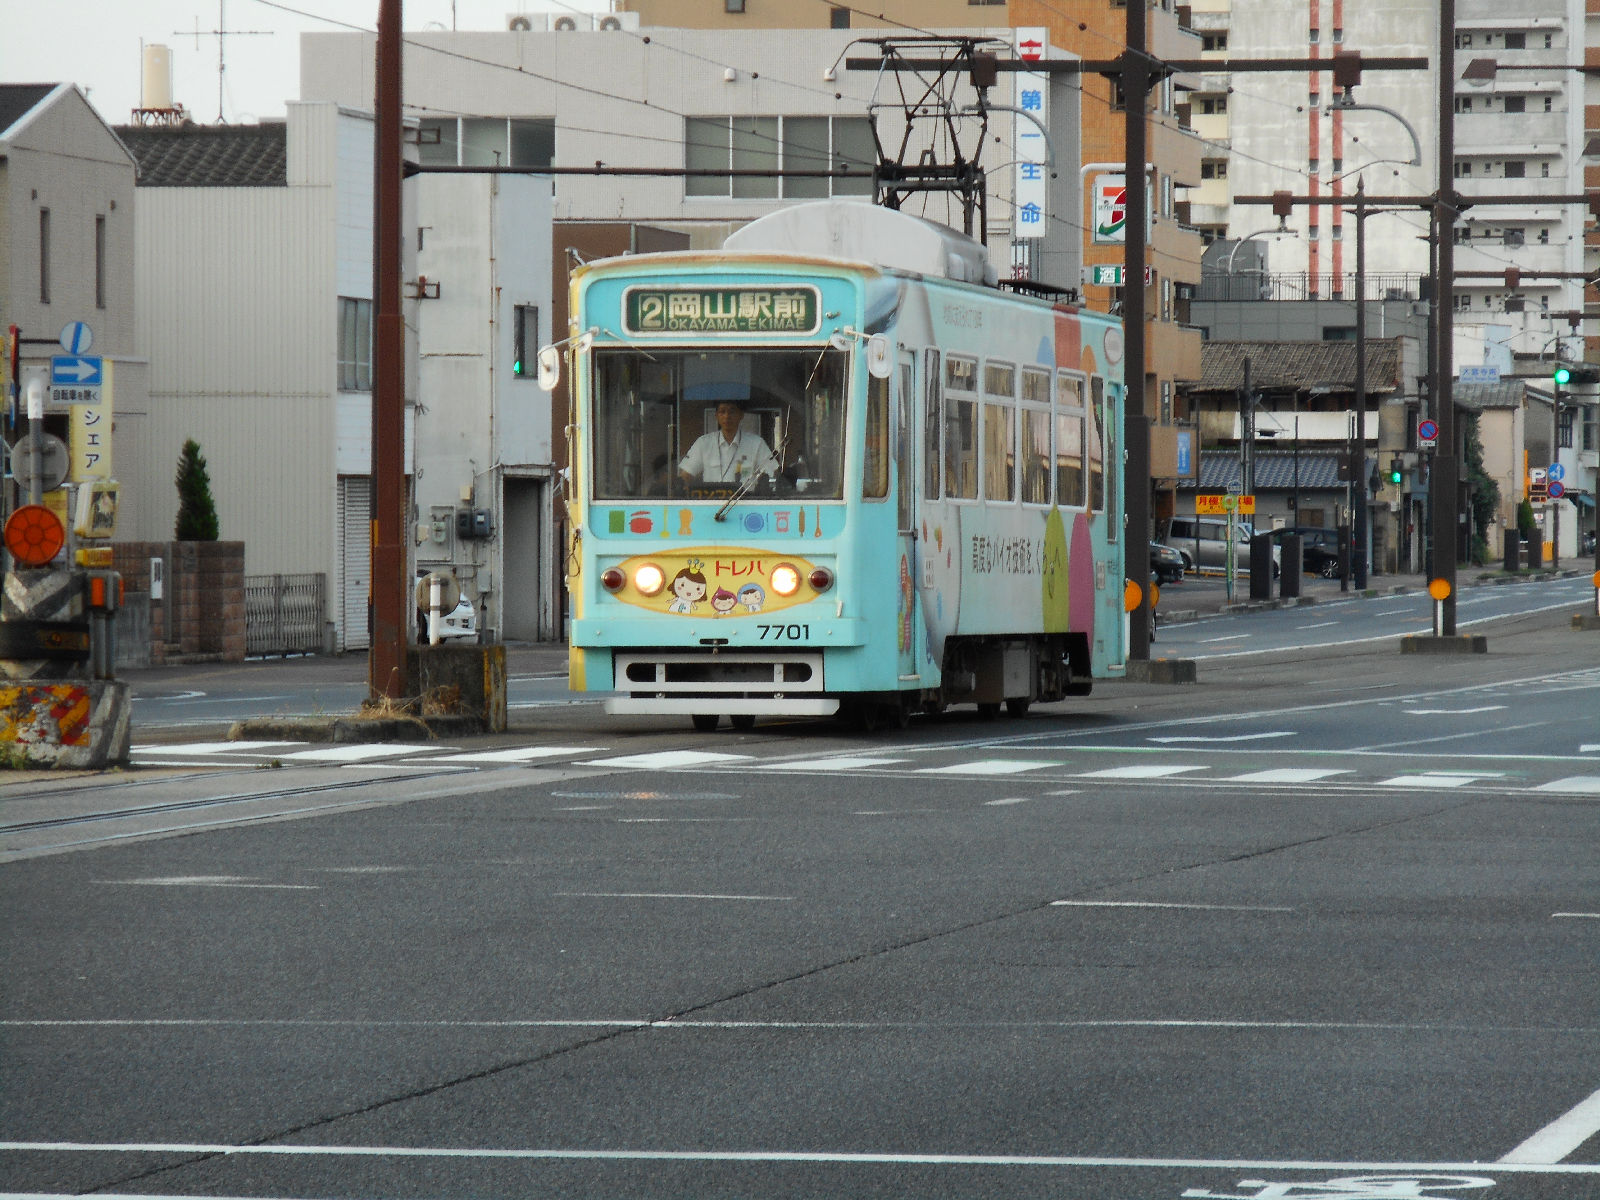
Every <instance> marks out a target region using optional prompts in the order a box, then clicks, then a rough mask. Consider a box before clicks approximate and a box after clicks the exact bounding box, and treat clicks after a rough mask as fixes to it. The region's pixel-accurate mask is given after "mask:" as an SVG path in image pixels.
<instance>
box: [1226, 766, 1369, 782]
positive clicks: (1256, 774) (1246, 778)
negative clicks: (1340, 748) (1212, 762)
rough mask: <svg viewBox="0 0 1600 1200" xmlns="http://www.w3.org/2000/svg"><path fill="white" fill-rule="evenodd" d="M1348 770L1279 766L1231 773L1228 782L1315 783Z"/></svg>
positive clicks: (1346, 773)
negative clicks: (1242, 772) (1238, 773)
mask: <svg viewBox="0 0 1600 1200" xmlns="http://www.w3.org/2000/svg"><path fill="white" fill-rule="evenodd" d="M1349 774H1351V772H1349V771H1346V770H1336V771H1333V770H1319V769H1318V768H1316V767H1278V768H1276V769H1274V770H1270V771H1251V772H1250V773H1249V774H1246V775H1230V776H1229V777H1228V778H1227V779H1226V780H1225V781H1224V782H1226V783H1314V782H1316V781H1317V780H1318V779H1327V778H1328V777H1329V776H1330V775H1349Z"/></svg>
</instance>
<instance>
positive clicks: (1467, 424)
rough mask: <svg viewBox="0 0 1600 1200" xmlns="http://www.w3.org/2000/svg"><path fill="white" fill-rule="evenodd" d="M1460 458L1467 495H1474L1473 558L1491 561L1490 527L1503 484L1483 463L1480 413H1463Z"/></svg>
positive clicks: (1478, 560) (1498, 503)
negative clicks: (1479, 423) (1479, 429)
mask: <svg viewBox="0 0 1600 1200" xmlns="http://www.w3.org/2000/svg"><path fill="white" fill-rule="evenodd" d="M1462 425H1463V427H1464V428H1463V429H1462V438H1461V458H1462V466H1463V467H1464V468H1465V472H1464V473H1465V475H1466V483H1467V487H1468V489H1469V491H1468V495H1470V496H1471V497H1472V530H1473V534H1472V561H1473V562H1476V563H1486V562H1488V561H1489V539H1488V536H1487V530H1488V528H1489V523H1490V522H1491V521H1493V520H1494V518H1495V514H1496V513H1498V512H1499V511H1500V485H1499V484H1498V483H1496V482H1495V479H1494V476H1492V475H1490V474H1489V472H1488V471H1486V470H1485V469H1484V466H1483V438H1482V437H1481V436H1480V435H1479V432H1478V414H1477V413H1470V414H1467V413H1463V414H1462Z"/></svg>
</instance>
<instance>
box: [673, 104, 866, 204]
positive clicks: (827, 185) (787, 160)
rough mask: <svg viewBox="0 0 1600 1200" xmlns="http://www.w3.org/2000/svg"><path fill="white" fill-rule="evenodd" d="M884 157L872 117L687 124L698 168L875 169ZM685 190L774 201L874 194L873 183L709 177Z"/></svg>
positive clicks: (689, 156)
mask: <svg viewBox="0 0 1600 1200" xmlns="http://www.w3.org/2000/svg"><path fill="white" fill-rule="evenodd" d="M877 160H878V152H877V148H876V145H875V143H874V142H873V139H872V123H871V119H870V118H867V117H688V118H686V119H685V122H684V165H685V166H686V167H689V168H691V169H695V170H704V171H718V170H728V169H730V168H732V169H733V170H763V171H773V172H777V171H781V170H784V169H789V170H807V171H831V170H833V169H835V168H837V167H839V166H847V167H850V168H851V169H853V170H870V169H871V167H872V166H873V165H874V164H875V163H876V162H877ZM684 191H685V194H686V195H689V196H703V197H732V198H734V199H768V200H775V199H777V198H778V197H779V196H782V197H784V198H785V199H816V198H823V197H827V196H867V195H871V194H872V179H871V177H870V176H857V177H854V178H840V177H837V176H832V177H823V176H816V177H807V178H791V179H780V177H779V176H777V175H776V174H774V175H772V176H770V177H763V176H728V175H702V176H690V177H689V178H688V179H686V180H685V181H684Z"/></svg>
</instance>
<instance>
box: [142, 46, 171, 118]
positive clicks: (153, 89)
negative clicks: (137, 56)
mask: <svg viewBox="0 0 1600 1200" xmlns="http://www.w3.org/2000/svg"><path fill="white" fill-rule="evenodd" d="M139 107H140V108H148V109H158V110H163V111H164V110H169V109H171V108H172V50H171V48H170V47H167V46H160V45H154V44H152V45H149V46H146V47H145V48H144V75H143V82H142V84H141V87H140V97H139Z"/></svg>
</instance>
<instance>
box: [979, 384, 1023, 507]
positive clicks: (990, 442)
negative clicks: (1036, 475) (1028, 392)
mask: <svg viewBox="0 0 1600 1200" xmlns="http://www.w3.org/2000/svg"><path fill="white" fill-rule="evenodd" d="M1016 387H1017V371H1016V368H1015V367H1013V366H1011V365H1010V364H1009V363H986V364H984V368H983V391H984V400H983V494H984V495H985V496H986V497H987V498H988V499H990V500H1015V499H1016V497H1017V424H1016V411H1017V408H1016V403H1017V402H1016Z"/></svg>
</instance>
